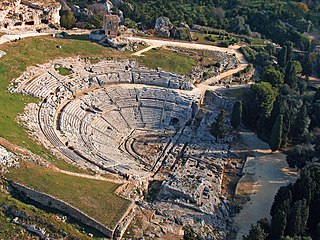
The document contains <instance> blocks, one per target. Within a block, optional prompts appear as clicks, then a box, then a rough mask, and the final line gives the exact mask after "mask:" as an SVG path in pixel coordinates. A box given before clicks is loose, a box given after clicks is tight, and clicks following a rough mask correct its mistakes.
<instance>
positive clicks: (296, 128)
mask: <svg viewBox="0 0 320 240" xmlns="http://www.w3.org/2000/svg"><path fill="white" fill-rule="evenodd" d="M309 125H310V118H309V116H308V111H307V106H306V105H302V107H301V108H300V110H299V112H298V114H297V116H296V118H295V120H294V121H293V124H292V128H291V131H290V136H291V138H292V140H293V141H295V142H299V141H300V140H301V137H302V136H303V134H304V133H306V132H308V128H309Z"/></svg>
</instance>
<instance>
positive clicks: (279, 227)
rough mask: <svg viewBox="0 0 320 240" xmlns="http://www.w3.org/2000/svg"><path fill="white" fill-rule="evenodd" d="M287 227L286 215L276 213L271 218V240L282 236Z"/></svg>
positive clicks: (281, 212) (280, 212)
mask: <svg viewBox="0 0 320 240" xmlns="http://www.w3.org/2000/svg"><path fill="white" fill-rule="evenodd" d="M286 226H287V213H286V212H285V211H278V212H277V213H276V214H275V216H274V217H273V218H272V223H271V232H270V235H271V237H272V239H274V240H276V239H279V238H280V237H282V236H283V234H284V231H285V229H286Z"/></svg>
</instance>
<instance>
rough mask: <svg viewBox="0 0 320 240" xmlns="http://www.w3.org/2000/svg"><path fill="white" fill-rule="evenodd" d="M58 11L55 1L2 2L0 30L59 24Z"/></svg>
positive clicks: (18, 0)
mask: <svg viewBox="0 0 320 240" xmlns="http://www.w3.org/2000/svg"><path fill="white" fill-rule="evenodd" d="M60 9H61V5H60V3H58V2H57V1H56V0H48V1H44V0H32V1H31V0H3V1H1V2H0V29H15V28H23V27H32V26H34V27H39V25H41V24H59V23H60V15H59V11H60Z"/></svg>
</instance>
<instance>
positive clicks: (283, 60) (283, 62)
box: [278, 46, 288, 68]
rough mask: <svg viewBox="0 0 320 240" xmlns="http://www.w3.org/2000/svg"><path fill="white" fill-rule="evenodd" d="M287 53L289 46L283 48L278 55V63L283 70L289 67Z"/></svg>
mask: <svg viewBox="0 0 320 240" xmlns="http://www.w3.org/2000/svg"><path fill="white" fill-rule="evenodd" d="M287 52H288V49H287V46H283V47H282V48H281V51H280V53H279V55H278V62H279V65H280V67H282V68H286V66H287Z"/></svg>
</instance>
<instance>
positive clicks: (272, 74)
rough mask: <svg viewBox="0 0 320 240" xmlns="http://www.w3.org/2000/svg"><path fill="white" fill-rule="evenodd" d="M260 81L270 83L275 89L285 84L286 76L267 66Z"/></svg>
mask: <svg viewBox="0 0 320 240" xmlns="http://www.w3.org/2000/svg"><path fill="white" fill-rule="evenodd" d="M260 80H261V81H262V82H268V83H270V84H271V85H272V86H274V87H279V86H281V85H282V84H283V83H284V75H283V73H282V72H280V71H279V70H277V69H275V68H274V67H273V66H267V67H265V68H264V70H263V73H262V75H261V78H260Z"/></svg>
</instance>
